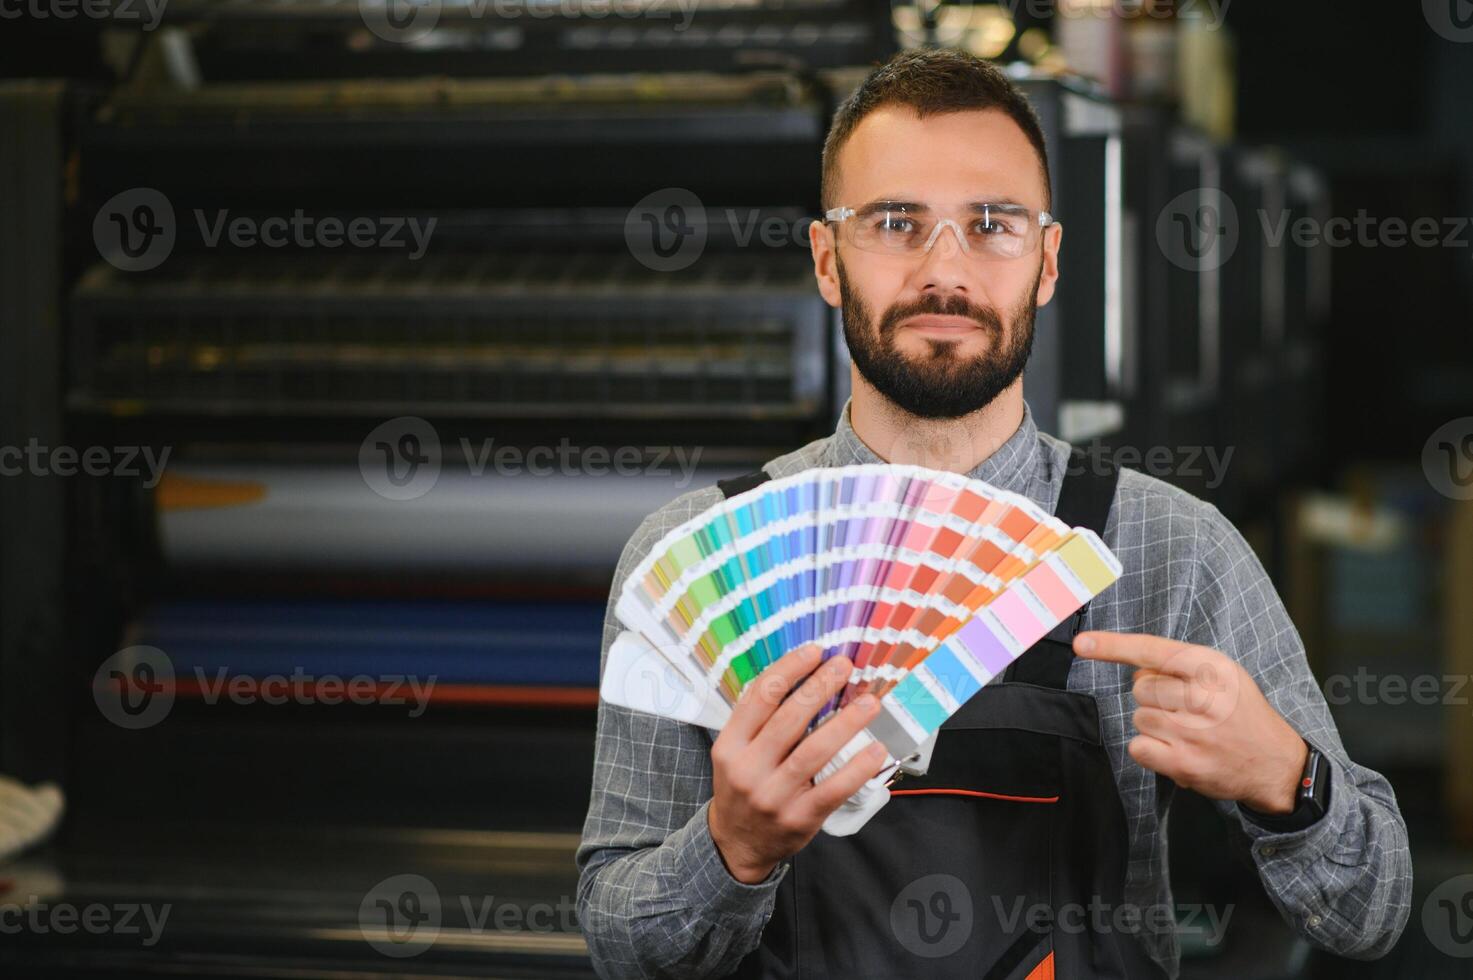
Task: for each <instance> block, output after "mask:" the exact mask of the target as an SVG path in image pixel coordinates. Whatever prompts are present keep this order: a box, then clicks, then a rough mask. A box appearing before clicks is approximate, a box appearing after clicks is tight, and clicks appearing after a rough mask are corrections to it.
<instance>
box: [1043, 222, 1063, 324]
mask: <svg viewBox="0 0 1473 980" xmlns="http://www.w3.org/2000/svg"><path fill="white" fill-rule="evenodd" d="M1063 239H1064V226H1063V225H1060V224H1052V225H1049V226H1048V227H1047V228H1045V229H1044V230H1043V268H1042V269H1041V270H1040V271H1039V273H1038V305H1039V306H1047V305H1048V301H1049V300H1051V299H1053V298H1054V284H1055V283H1057V282H1058V281H1059V245H1060V244H1061V243H1062V242H1063Z"/></svg>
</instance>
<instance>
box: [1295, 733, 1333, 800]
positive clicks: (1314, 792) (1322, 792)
mask: <svg viewBox="0 0 1473 980" xmlns="http://www.w3.org/2000/svg"><path fill="white" fill-rule="evenodd" d="M1329 789H1330V786H1329V765H1328V764H1327V762H1326V760H1325V757H1324V756H1323V755H1321V754H1320V752H1319V750H1318V749H1316V748H1314V747H1313V746H1311V747H1310V750H1309V758H1308V760H1306V762H1305V765H1304V778H1303V779H1302V780H1301V781H1300V784H1299V797H1300V799H1302V800H1303V801H1304V802H1305V803H1308V804H1309V805H1310V806H1311V807H1313V808H1314V810H1315V811H1316V812H1317V813H1320V814H1323V813H1324V812H1325V809H1326V801H1327V797H1328V794H1329Z"/></svg>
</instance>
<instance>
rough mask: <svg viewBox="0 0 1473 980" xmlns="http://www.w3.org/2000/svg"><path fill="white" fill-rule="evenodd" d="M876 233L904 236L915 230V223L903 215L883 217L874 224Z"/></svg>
mask: <svg viewBox="0 0 1473 980" xmlns="http://www.w3.org/2000/svg"><path fill="white" fill-rule="evenodd" d="M875 229H876V230H877V231H884V232H892V233H898V234H906V233H909V232H912V231H914V230H915V222H913V221H911V219H909V218H907V217H905V216H904V215H897V214H890V215H885V216H884V217H883V218H880V219H879V220H878V221H876V222H875Z"/></svg>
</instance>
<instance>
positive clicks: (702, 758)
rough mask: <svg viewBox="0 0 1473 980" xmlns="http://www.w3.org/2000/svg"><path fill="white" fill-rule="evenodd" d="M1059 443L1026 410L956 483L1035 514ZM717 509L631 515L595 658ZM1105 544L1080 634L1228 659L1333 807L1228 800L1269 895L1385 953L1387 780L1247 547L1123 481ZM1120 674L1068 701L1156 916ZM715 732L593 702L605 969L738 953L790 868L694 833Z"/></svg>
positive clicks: (593, 847)
mask: <svg viewBox="0 0 1473 980" xmlns="http://www.w3.org/2000/svg"><path fill="white" fill-rule="evenodd" d="M1068 454H1069V446H1068V444H1067V443H1064V442H1062V441H1060V440H1058V439H1055V438H1054V437H1053V436H1050V435H1047V434H1046V433H1042V432H1040V431H1039V430H1038V428H1037V426H1036V425H1035V424H1034V421H1033V416H1032V412H1031V410H1029V409H1028V408H1027V407H1026V404H1025V408H1024V416H1023V423H1022V425H1021V426H1019V428H1018V430H1017V432H1015V433H1014V434H1013V435H1012V436H1011V437H1010V438H1009V439H1008V440H1007V441H1006V442H1005V443H1004V444H1003V445H1002V446H1001V447H999V449H998V450H997V452H995V453H994V454H993V455H991V456H990V457H988V458H987V459H986V460H985V461H983V463H982V464H981V465H980V466H978V467H977V468H976V469H974V470H972V472H971V474H970V475H971V476H973V477H975V478H977V479H979V480H985V481H987V482H988V483H991V484H993V485H994V486H999V487H1003V488H1005V489H1008V490H1012V491H1015V492H1017V493H1021V494H1024V495H1026V496H1028V497H1029V498H1031V499H1032V500H1033V501H1034V502H1036V503H1037V504H1038V505H1039V506H1040V507H1043V508H1044V509H1046V510H1048V511H1050V512H1052V511H1053V509H1054V505H1055V504H1056V502H1057V500H1058V496H1059V487H1060V485H1061V483H1062V480H1063V476H1064V469H1065V464H1066V461H1067V458H1068ZM877 462H882V460H881V459H880V458H879V457H878V456H876V454H875V453H874V452H872V451H871V450H870V448H869V447H867V446H866V445H865V444H864V443H863V442H861V441H860V439H859V437H858V436H857V435H856V434H855V432H854V429H853V428H852V427H851V426H850V424H849V414H848V408H847V407H846V408H845V411H844V413H843V415H842V416H841V419H840V422H839V425H838V428H837V429H836V431H835V433H834V435H833V436H831V437H829V438H825V439H819V440H817V441H815V442H813V443H810V444H809V445H807V446H805V447H803V448H802V449H799V450H797V451H796V452H793V453H789V454H788V455H786V456H782V457H779V458H778V459H776V460H773V461H772V462H770V463H768V464H767V465H766V466H765V467H764V468H765V469H766V470H767V472H768V473H770V474H771V475H772V476H774V477H782V476H788V475H790V474H793V473H797V472H800V471H802V470H806V469H810V468H813V467H820V466H845V465H849V464H854V463H877ZM720 499H721V493H720V491H719V490H718V489H716V488H715V487H709V488H704V489H701V490H696V491H693V492H691V493H687V494H685V495H684V496H682V497H680V498H679V499H677V500H675V501H673V502H671V503H670V504H668V505H666V506H665V507H662V508H661V509H660V510H658V511H656V512H655V513H654V514H652V515H650V516H649V517H648V518H646V519H645V521H644V523H643V524H641V525H640V527H639V529H638V530H637V531H636V532H635V534H634V536H633V537H632V538H631V539H630V541H629V543H628V544H627V545H626V546H625V549H624V554H623V556H622V557H621V559H620V561H619V567H618V570H617V572H616V573H615V576H614V583H613V589H612V596H611V601H610V605H609V612H608V615H607V618H606V619H605V622H604V636H603V651H604V655H605V656H606V655H607V653H608V649H609V645H610V643H612V642H613V640H614V637H615V636H616V635H617V634H618V633H619V631H620V629H621V626H620V624H619V622H618V620H617V619H616V618H615V616H614V613H613V601H612V599H613V598H616V597H617V596H618V594H619V590H620V589H621V588H622V586H623V584H624V578H625V576H626V575H627V574H628V572H629V570H630V569H631V568H633V567H634V566H635V565H636V564H637V563H638V562H639V560H640V559H641V558H642V557H643V556H644V555H645V553H646V552H647V551H648V549H649V548H651V547H652V546H653V545H654V544H655V543H656V542H657V541H658V540H659V539H660V538H661V536H663V535H664V534H665V533H666V532H667V531H668V530H670V529H671V528H673V527H675V526H676V525H678V524H680V523H681V522H683V521H685V520H687V519H688V518H690V517H692V516H694V515H696V514H698V513H700V512H701V511H703V510H705V509H707V508H708V507H710V506H711V505H713V504H715V503H717V502H718V501H719V500H720ZM1104 540H1105V543H1106V544H1107V545H1109V546H1110V548H1111V549H1112V550H1114V552H1115V554H1116V555H1117V556H1118V557H1119V558H1120V561H1121V562H1122V563H1123V564H1124V566H1125V573H1124V575H1122V576H1121V578H1120V580H1119V581H1118V582H1116V583H1115V585H1114V586H1113V587H1111V588H1110V589H1108V590H1107V591H1106V592H1105V593H1103V594H1102V595H1101V596H1100V597H1099V598H1097V599H1095V600H1094V601H1093V602H1092V603H1090V605H1089V611H1088V615H1087V617H1086V620H1085V624H1084V626H1085V628H1086V629H1097V630H1115V631H1119V632H1127V633H1150V634H1156V635H1159V636H1167V637H1172V638H1174V639H1179V640H1182V641H1184V642H1188V643H1196V644H1201V645H1203V646H1208V647H1212V648H1214V649H1217V650H1221V651H1223V652H1224V653H1226V654H1227V655H1229V656H1231V657H1233V658H1234V659H1235V660H1237V661H1238V662H1239V663H1241V664H1242V665H1243V666H1244V667H1245V668H1246V669H1247V670H1248V672H1249V673H1250V674H1251V675H1252V676H1253V677H1254V679H1255V680H1256V681H1257V682H1258V685H1259V687H1260V688H1261V689H1262V690H1263V692H1264V694H1265V695H1266V696H1267V697H1268V700H1269V701H1270V703H1272V704H1273V706H1274V708H1276V709H1277V710H1278V712H1279V713H1280V714H1281V715H1283V717H1284V718H1285V719H1287V720H1288V722H1289V724H1290V725H1292V726H1293V727H1294V728H1295V729H1296V730H1298V731H1299V733H1300V734H1301V735H1303V736H1304V738H1305V739H1306V740H1308V741H1309V742H1310V743H1311V744H1313V745H1314V746H1316V747H1317V748H1319V749H1320V750H1321V751H1322V752H1324V753H1325V754H1326V755H1327V756H1328V757H1329V759H1330V762H1331V768H1332V777H1331V779H1332V782H1331V790H1330V811H1329V813H1328V814H1327V815H1326V816H1325V817H1324V819H1322V820H1320V821H1319V822H1318V823H1316V824H1315V825H1314V826H1312V827H1310V828H1309V829H1307V830H1302V831H1297V832H1294V833H1287V834H1284V833H1270V832H1269V831H1267V830H1265V829H1263V828H1262V827H1259V826H1258V825H1256V824H1254V823H1252V822H1251V821H1249V820H1246V819H1244V818H1243V817H1242V815H1241V814H1240V813H1239V811H1238V807H1237V806H1236V804H1233V803H1221V804H1219V805H1218V806H1219V808H1220V809H1221V810H1222V812H1223V813H1224V814H1227V815H1229V816H1230V817H1232V818H1233V819H1235V820H1237V821H1238V822H1240V823H1241V825H1242V827H1243V830H1244V832H1245V833H1246V834H1247V836H1248V838H1249V839H1250V840H1251V842H1252V852H1253V858H1254V861H1255V862H1256V864H1257V867H1258V872H1259V875H1260V877H1261V878H1262V880H1263V884H1264V886H1265V888H1266V889H1267V891H1268V894H1269V895H1270V897H1271V898H1272V899H1273V901H1274V903H1275V904H1276V905H1277V906H1278V908H1279V910H1280V911H1281V912H1282V913H1283V915H1284V916H1285V918H1286V919H1287V920H1288V921H1289V922H1290V923H1292V924H1293V926H1294V927H1295V928H1296V929H1297V930H1298V931H1299V932H1301V933H1302V934H1303V935H1305V936H1306V937H1308V938H1309V939H1310V941H1312V942H1314V943H1315V944H1317V945H1319V946H1322V947H1324V948H1325V949H1328V950H1330V951H1332V952H1335V953H1338V954H1341V955H1344V956H1357V957H1373V956H1377V955H1380V954H1382V953H1384V952H1385V951H1386V950H1388V949H1389V948H1390V947H1391V946H1392V944H1393V943H1395V941H1396V939H1397V937H1398V936H1399V935H1400V933H1401V930H1402V927H1403V926H1404V925H1405V923H1406V920H1407V916H1408V913H1409V911H1410V907H1411V888H1412V869H1411V857H1410V853H1409V850H1408V847H1407V834H1406V825H1405V824H1404V823H1403V821H1402V818H1401V814H1400V812H1399V811H1398V810H1397V806H1396V798H1395V796H1394V795H1393V793H1392V791H1391V786H1390V785H1389V784H1388V783H1387V782H1386V780H1385V779H1384V778H1383V777H1382V776H1381V775H1379V774H1378V773H1375V772H1372V771H1371V770H1369V769H1366V768H1364V767H1362V766H1358V765H1356V764H1355V763H1354V762H1352V761H1351V760H1350V758H1349V757H1348V756H1347V755H1346V754H1345V748H1344V746H1343V745H1342V744H1341V742H1340V736H1339V734H1338V733H1337V731H1336V729H1335V724H1334V721H1333V720H1332V719H1331V717H1330V713H1329V710H1328V708H1327V707H1326V704H1325V699H1324V697H1323V696H1322V694H1321V692H1320V690H1319V688H1318V686H1317V685H1316V683H1315V679H1314V676H1313V675H1312V674H1311V673H1310V670H1309V666H1308V664H1307V663H1306V661H1305V657H1304V647H1303V645H1302V644H1301V642H1300V639H1299V634H1298V632H1297V631H1296V630H1295V629H1294V625H1293V623H1291V622H1290V620H1289V617H1288V614H1287V613H1286V612H1285V610H1284V606H1283V603H1282V602H1281V601H1280V600H1279V597H1278V594H1277V593H1276V592H1275V591H1274V587H1273V585H1272V583H1270V581H1269V579H1268V576H1267V575H1266V574H1265V572H1264V570H1263V567H1262V565H1260V564H1259V562H1258V560H1257V558H1256V557H1255V556H1254V554H1253V552H1252V551H1251V550H1250V549H1249V547H1248V545H1247V543H1246V542H1245V541H1244V540H1243V538H1242V537H1241V535H1239V534H1238V532H1237V530H1236V529H1235V528H1234V527H1233V526H1232V524H1230V523H1229V522H1228V521H1227V520H1226V519H1225V518H1224V517H1223V516H1222V515H1221V514H1220V513H1219V512H1218V510H1217V508H1215V507H1213V506H1212V505H1211V504H1208V503H1205V502H1203V501H1201V500H1198V499H1197V498H1195V497H1193V496H1191V495H1190V494H1187V493H1185V492H1183V491H1181V490H1178V489H1175V488H1174V487H1172V486H1170V485H1168V484H1166V483H1163V482H1161V481H1159V480H1156V479H1153V478H1151V477H1149V476H1146V475H1144V474H1141V473H1139V472H1137V471H1134V470H1123V471H1122V472H1121V477H1120V484H1119V489H1118V490H1117V493H1116V498H1115V503H1114V506H1113V507H1112V508H1111V512H1110V519H1109V522H1108V523H1107V525H1106V527H1105V533H1104ZM1131 683H1132V676H1131V671H1130V670H1129V669H1128V668H1126V667H1122V666H1120V665H1116V664H1108V663H1100V662H1094V661H1088V660H1083V659H1076V660H1075V662H1074V666H1073V668H1072V670H1071V672H1070V674H1069V689H1070V690H1073V691H1085V692H1088V693H1089V694H1091V695H1093V696H1094V697H1095V699H1096V700H1097V702H1098V703H1099V714H1100V723H1101V726H1102V727H1103V735H1104V740H1105V745H1106V748H1107V750H1108V752H1109V755H1110V760H1111V763H1112V764H1113V767H1114V770H1115V781H1116V784H1117V786H1118V787H1119V790H1120V799H1121V802H1122V803H1123V804H1124V808H1125V815H1126V821H1127V824H1128V826H1129V833H1130V861H1129V869H1128V872H1127V876H1126V885H1125V897H1126V901H1127V903H1128V904H1129V905H1132V906H1137V907H1139V908H1142V909H1148V908H1150V907H1160V908H1167V909H1169V908H1171V906H1172V896H1171V887H1170V882H1169V881H1168V877H1167V863H1166V843H1167V842H1166V836H1165V834H1164V832H1163V826H1164V822H1165V819H1166V814H1167V810H1168V808H1169V807H1170V805H1171V791H1172V789H1173V787H1172V784H1171V783H1170V782H1169V781H1165V780H1162V781H1159V782H1158V780H1157V777H1156V775H1155V774H1154V773H1152V772H1150V771H1148V770H1146V769H1143V768H1142V767H1141V766H1139V765H1138V764H1137V763H1136V762H1135V761H1134V760H1133V759H1131V758H1130V756H1129V755H1128V754H1127V753H1126V751H1125V746H1126V744H1127V743H1128V742H1129V741H1130V739H1131V738H1132V737H1133V735H1134V732H1133V729H1132V725H1131V715H1132V713H1133V712H1134V710H1135V704H1134V699H1133V698H1132V696H1131V694H1130V688H1131ZM711 741H712V734H711V733H710V732H708V731H707V730H706V729H704V728H700V727H697V726H694V725H688V724H683V723H680V722H674V721H668V720H666V719H664V718H658V717H655V716H653V715H648V714H643V713H640V712H635V711H630V710H628V709H625V708H620V707H616V706H613V705H610V704H607V703H600V705H599V708H598V741H597V747H596V755H595V759H594V773H593V793H592V799H591V800H590V804H589V809H588V817H587V821H586V823H585V824H584V828H583V840H582V844H581V846H580V847H579V848H578V854H577V861H578V867H579V870H580V873H581V874H580V878H579V884H578V911H579V916H580V922H581V923H582V928H583V932H584V935H585V937H586V939H587V941H588V947H589V950H590V951H591V953H592V956H593V961H594V964H595V966H596V967H597V969H598V971H599V973H600V974H601V975H602V976H604V977H611V978H612V977H620V978H623V977H719V976H723V975H725V974H727V973H729V972H731V971H732V970H733V969H734V968H735V967H736V965H737V963H738V961H739V960H740V959H741V958H742V957H743V956H744V955H745V954H746V953H748V952H749V951H751V950H752V949H754V948H755V947H756V946H757V944H758V942H759V940H760V938H761V934H762V930H763V927H764V926H765V925H766V923H767V920H768V917H769V916H770V915H771V914H772V909H773V902H774V897H775V892H776V891H777V888H778V884H779V882H781V880H782V878H783V876H784V875H785V874H786V873H787V870H788V864H787V863H784V864H782V865H780V866H779V867H778V868H777V869H776V870H774V871H773V873H772V875H771V876H769V877H768V879H767V880H766V881H763V882H761V883H759V884H756V885H747V884H743V883H741V882H738V881H737V880H736V879H734V878H732V877H731V875H730V874H729V873H728V872H727V870H726V867H725V865H724V864H723V863H722V861H721V856H720V854H719V853H718V852H717V850H716V847H715V845H714V844H713V843H712V841H711V835H710V831H709V828H708V827H707V824H706V810H707V807H708V805H709V801H710V798H711V758H710V750H711ZM1141 936H1142V938H1143V940H1144V941H1145V942H1146V944H1147V947H1148V948H1149V949H1150V951H1151V954H1152V955H1153V956H1154V957H1155V959H1156V960H1157V961H1159V962H1160V963H1161V964H1162V966H1163V967H1164V968H1165V969H1166V970H1167V972H1168V974H1170V975H1171V976H1173V977H1174V976H1176V975H1177V962H1178V958H1179V952H1178V948H1177V944H1176V941H1175V937H1174V935H1172V934H1171V933H1170V932H1169V931H1167V932H1156V931H1153V930H1150V929H1142V930H1141Z"/></svg>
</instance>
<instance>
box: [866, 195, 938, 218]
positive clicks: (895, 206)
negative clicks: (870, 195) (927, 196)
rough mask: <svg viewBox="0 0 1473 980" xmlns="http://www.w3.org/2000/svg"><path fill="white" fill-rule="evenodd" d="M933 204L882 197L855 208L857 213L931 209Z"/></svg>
mask: <svg viewBox="0 0 1473 980" xmlns="http://www.w3.org/2000/svg"><path fill="white" fill-rule="evenodd" d="M929 210H931V206H930V205H929V204H923V203H921V202H920V201H897V200H895V199H893V198H888V197H887V198H882V199H880V200H878V201H870V202H869V203H868V204H866V205H864V206H862V207H859V208H855V211H854V213H855V214H874V213H875V212H876V211H912V212H914V211H929Z"/></svg>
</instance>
